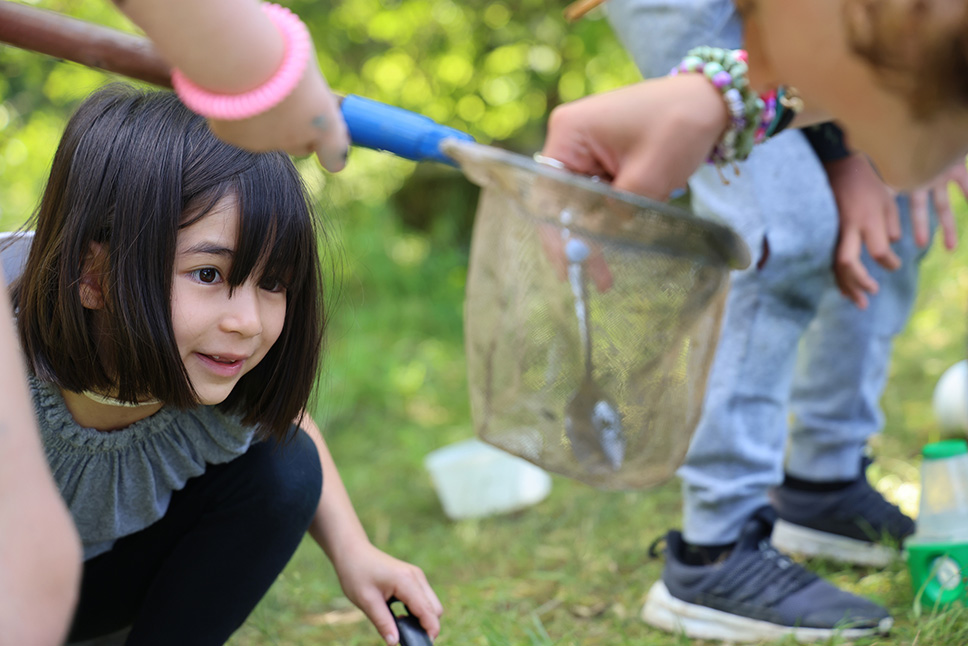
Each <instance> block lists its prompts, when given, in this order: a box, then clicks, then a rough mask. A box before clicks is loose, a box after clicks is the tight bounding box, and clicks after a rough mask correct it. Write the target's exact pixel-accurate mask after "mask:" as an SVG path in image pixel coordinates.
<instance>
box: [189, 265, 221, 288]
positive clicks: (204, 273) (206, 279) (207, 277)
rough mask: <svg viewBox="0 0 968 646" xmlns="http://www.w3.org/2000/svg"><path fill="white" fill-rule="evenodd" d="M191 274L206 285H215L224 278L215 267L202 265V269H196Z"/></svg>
mask: <svg viewBox="0 0 968 646" xmlns="http://www.w3.org/2000/svg"><path fill="white" fill-rule="evenodd" d="M189 275H190V276H191V277H192V278H194V279H195V280H196V281H198V282H200V283H203V284H205V285H213V284H215V283H218V282H221V278H222V276H221V274H219V271H218V269H216V268H215V267H202V268H201V269H196V270H195V271H193V272H191V273H190V274H189Z"/></svg>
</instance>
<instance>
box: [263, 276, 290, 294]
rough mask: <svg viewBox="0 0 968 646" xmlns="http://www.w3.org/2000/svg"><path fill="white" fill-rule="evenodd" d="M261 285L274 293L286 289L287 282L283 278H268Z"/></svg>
mask: <svg viewBox="0 0 968 646" xmlns="http://www.w3.org/2000/svg"><path fill="white" fill-rule="evenodd" d="M259 287H261V288H262V289H264V290H266V291H267V292H273V293H279V292H284V291H286V284H285V283H284V282H282V281H281V280H276V279H273V278H267V279H265V280H263V281H262V284H260V285H259Z"/></svg>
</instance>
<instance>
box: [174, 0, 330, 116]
mask: <svg viewBox="0 0 968 646" xmlns="http://www.w3.org/2000/svg"><path fill="white" fill-rule="evenodd" d="M261 6H262V10H263V11H264V12H265V13H266V15H267V16H268V17H269V19H270V20H272V22H273V24H274V25H275V26H276V28H277V29H278V30H279V33H280V34H282V39H283V46H284V49H285V53H284V54H283V57H282V62H281V63H280V64H279V69H277V70H276V72H275V74H273V75H272V77H271V78H269V80H268V81H266V82H265V83H263V84H262V85H260V86H259V87H257V88H255V89H253V90H249V91H248V92H243V93H242V94H216V93H214V92H209V91H208V90H205V89H204V88H201V87H199V86H198V85H195V84H194V83H193V82H192V81H190V80H189V79H188V78H187V77H186V76H185V75H184V74H183V73H182V72H181V71H180V70H177V69H173V70H172V71H171V84H172V87H174V88H175V92H176V93H177V94H178V98H180V99H181V100H182V103H184V104H185V105H186V106H187V107H188V109H190V110H191V111H192V112H195V113H196V114H200V115H202V116H203V117H206V118H209V119H218V120H222V121H240V120H242V119H249V118H251V117H254V116H256V115H259V114H262V113H263V112H267V111H268V110H271V109H272V108H274V107H276V106H277V105H279V104H280V103H281V102H282V100H283V99H285V98H286V97H287V96H289V95H290V94H291V93H292V91H293V90H294V89H295V88H296V86H297V85H298V84H299V81H300V79H302V75H303V72H304V71H305V69H306V64H307V63H308V62H309V57H310V56H311V55H312V53H313V46H312V39H311V38H310V37H309V29H307V28H306V25H305V24H304V23H303V21H302V20H300V19H299V16H297V15H296V14H294V13H293V12H291V11H289V10H288V9H286V8H285V7H280V6H279V5H277V4H271V3H268V2H266V3H263V4H262V5H261Z"/></svg>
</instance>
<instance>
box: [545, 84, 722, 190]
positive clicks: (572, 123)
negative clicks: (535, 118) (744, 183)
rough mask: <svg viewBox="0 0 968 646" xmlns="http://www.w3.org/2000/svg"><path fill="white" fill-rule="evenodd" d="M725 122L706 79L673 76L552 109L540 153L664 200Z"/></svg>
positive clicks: (704, 156) (691, 170)
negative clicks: (545, 137)
mask: <svg viewBox="0 0 968 646" xmlns="http://www.w3.org/2000/svg"><path fill="white" fill-rule="evenodd" d="M727 123H728V114H727V111H726V103H725V101H723V98H722V96H721V95H720V93H719V91H718V90H717V89H716V88H715V87H714V86H713V84H712V83H710V82H709V80H707V79H706V78H705V77H704V76H703V75H701V74H679V75H678V76H669V77H665V78H660V79H654V80H649V81H643V82H641V83H637V84H635V85H630V86H628V87H625V88H622V89H619V90H615V91H613V92H607V93H605V94H598V95H595V96H590V97H586V98H584V99H580V100H578V101H574V102H572V103H567V104H565V105H562V106H559V107H557V108H555V110H554V111H553V112H552V113H551V117H550V119H549V122H548V138H547V141H546V142H545V147H544V150H543V151H542V153H541V154H542V155H544V156H546V157H551V158H553V159H557V160H558V161H560V162H561V163H563V164H564V165H565V166H566V167H567V168H569V169H570V170H572V171H574V172H577V173H583V174H585V175H598V176H600V177H603V178H605V179H608V180H611V181H612V184H613V185H614V186H615V188H618V189H622V190H626V191H631V192H633V193H639V194H641V195H645V196H646V197H650V198H653V199H657V200H663V201H664V200H666V199H668V197H669V194H670V193H671V192H672V191H673V190H675V189H677V188H682V187H684V186H685V185H686V181H687V180H688V179H689V176H690V175H692V174H693V173H694V172H695V171H696V169H697V168H699V166H700V165H701V164H702V163H703V162H705V160H706V159H707V158H708V157H709V153H710V152H711V151H712V149H713V147H714V146H715V144H716V142H717V141H718V140H719V138H720V137H721V136H722V134H723V132H724V131H725V130H726V126H727Z"/></svg>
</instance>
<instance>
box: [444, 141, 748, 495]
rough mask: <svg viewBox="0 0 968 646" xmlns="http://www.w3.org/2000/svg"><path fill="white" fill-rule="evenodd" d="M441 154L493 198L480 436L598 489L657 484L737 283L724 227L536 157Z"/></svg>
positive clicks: (473, 378)
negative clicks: (731, 289)
mask: <svg viewBox="0 0 968 646" xmlns="http://www.w3.org/2000/svg"><path fill="white" fill-rule="evenodd" d="M445 150H446V152H447V153H448V154H449V155H451V156H452V157H453V158H454V159H456V160H457V161H458V162H459V163H460V166H461V168H462V170H463V171H464V172H465V174H466V175H467V176H468V177H469V178H470V179H471V180H472V181H473V182H475V183H476V184H478V185H480V186H481V187H482V188H483V190H482V193H481V199H480V202H479V205H478V211H477V216H476V221H475V225H474V234H473V242H472V248H471V259H470V267H469V274H468V280H467V294H466V301H465V312H464V320H465V343H466V351H467V363H468V377H469V385H470V398H471V410H472V415H473V419H474V425H475V431H476V433H477V435H478V436H479V437H480V438H481V439H482V440H484V441H485V442H488V443H490V444H493V445H494V446H497V447H499V448H501V449H504V450H505V451H508V452H509V453H512V454H514V455H517V456H520V457H522V458H524V459H526V460H528V461H530V462H532V463H534V464H536V465H538V466H540V467H542V468H544V469H546V470H548V471H552V472H555V473H559V474H562V475H565V476H568V477H571V478H575V479H578V480H580V481H582V482H585V483H587V484H590V485H592V486H595V487H599V488H602V489H634V488H643V487H648V486H653V485H655V484H658V483H660V482H663V481H665V480H667V479H668V478H670V477H671V476H672V475H673V474H674V472H675V470H676V468H678V466H679V465H680V464H681V463H682V460H683V458H684V457H685V452H686V449H687V447H688V445H689V440H690V438H691V436H692V432H693V430H694V429H695V426H696V423H697V421H698V418H699V413H700V408H701V404H702V400H703V394H704V391H705V385H706V378H707V375H708V373H709V368H710V364H711V362H712V359H713V353H714V350H715V346H716V341H717V339H718V337H719V324H720V320H721V318H722V312H723V305H724V301H725V296H726V292H727V289H728V282H729V270H730V269H732V268H742V267H745V266H747V265H748V264H749V254H748V251H747V249H746V247H745V245H744V244H743V242H742V240H741V239H740V238H739V237H738V236H736V235H735V234H734V233H733V232H732V231H731V230H730V229H729V228H728V227H726V226H724V225H723V224H720V223H718V222H714V221H712V220H709V219H705V218H700V217H698V216H695V215H692V214H690V213H687V212H685V211H682V210H679V209H675V208H672V207H669V206H667V205H664V204H659V203H654V202H651V201H649V200H646V199H644V198H638V197H637V196H633V195H630V194H628V193H620V192H617V191H615V190H613V189H611V188H609V187H608V186H607V185H606V184H602V183H598V182H595V181H593V180H592V179H589V178H586V177H580V176H576V175H573V174H571V173H567V172H564V171H561V170H558V169H555V168H552V167H549V166H546V165H543V164H538V163H536V162H534V161H532V160H531V159H528V158H526V157H523V156H520V155H515V154H513V153H509V152H506V151H502V150H499V149H495V148H490V147H487V146H481V145H477V144H473V143H466V142H460V143H458V142H445Z"/></svg>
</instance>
